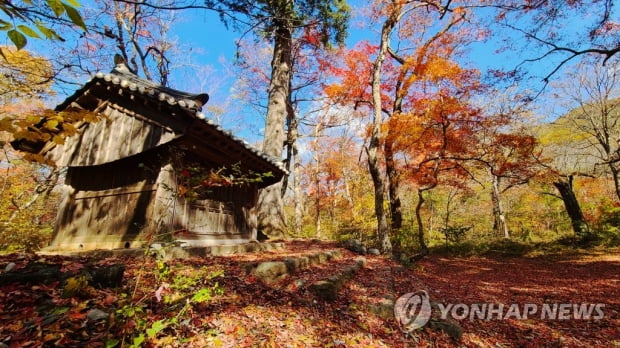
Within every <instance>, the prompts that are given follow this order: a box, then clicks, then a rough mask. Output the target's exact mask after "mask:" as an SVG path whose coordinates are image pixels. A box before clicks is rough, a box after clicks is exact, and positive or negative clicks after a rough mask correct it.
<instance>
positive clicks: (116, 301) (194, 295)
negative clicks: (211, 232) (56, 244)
mask: <svg viewBox="0 0 620 348" xmlns="http://www.w3.org/2000/svg"><path fill="white" fill-rule="evenodd" d="M334 248H336V245H335V244H330V243H312V242H290V243H287V244H286V248H285V249H283V250H278V251H272V252H267V253H250V254H243V255H235V256H228V257H210V258H207V259H187V260H175V261H169V262H167V263H165V264H164V263H162V262H157V260H156V259H155V258H154V257H139V258H129V257H122V258H121V257H119V258H108V259H103V260H89V259H87V258H67V257H57V256H56V257H52V256H34V255H8V256H2V257H0V274H1V273H4V269H5V267H6V265H8V264H9V263H11V262H12V263H15V268H14V269H13V271H12V272H19V270H20V269H22V270H23V269H24V267H26V265H27V264H29V263H33V262H38V263H53V264H60V265H62V270H63V271H75V272H78V271H79V269H80V268H81V267H83V266H84V265H92V264H96V265H111V264H116V263H123V264H125V265H126V271H125V277H124V280H123V286H122V287H121V288H118V289H95V288H93V287H90V286H86V285H85V284H84V283H80V281H79V280H80V279H74V278H72V279H71V280H70V281H68V280H65V281H62V282H60V281H51V282H48V283H47V284H34V285H32V284H31V285H24V284H8V285H5V286H0V346H1V343H4V344H6V345H7V346H9V347H23V346H29V347H39V346H46V347H47V346H49V347H52V346H62V347H105V346H117V347H120V346H126V347H128V346H131V345H132V344H136V345H137V344H141V345H142V346H147V347H148V346H168V347H304V346H309V347H330V346H331V347H408V346H431V347H445V346H448V347H449V346H465V347H479V346H480V347H544V346H547V347H610V346H611V347H614V346H616V347H620V331H619V330H620V329H619V327H620V320H619V319H620V279H619V275H620V252H618V251H615V252H608V253H605V254H599V255H595V256H579V255H575V256H565V257H539V258H506V257H501V256H496V257H486V258H483V257H471V258H451V257H442V256H434V255H432V256H430V257H427V258H425V259H423V260H422V261H420V262H418V263H417V264H416V265H415V266H413V267H411V268H406V267H402V266H400V265H398V264H396V263H394V262H392V261H391V260H386V259H385V258H383V257H382V256H366V259H367V265H366V267H365V268H363V269H362V270H360V271H358V272H357V273H356V275H355V276H354V278H353V279H352V280H351V281H349V282H347V283H346V284H345V286H344V287H343V288H342V289H341V290H340V292H339V295H338V298H337V299H336V301H334V302H324V301H322V300H319V299H317V298H315V297H314V295H312V293H311V292H310V291H309V288H308V287H309V285H310V284H311V283H312V282H314V281H316V280H320V279H325V278H327V277H329V276H331V275H333V274H335V273H338V272H339V270H342V269H344V268H345V267H347V266H349V265H351V264H352V263H354V257H355V256H356V255H354V254H353V253H351V252H349V251H346V250H343V254H344V257H342V258H340V259H337V260H332V261H331V262H329V263H326V264H322V265H320V266H314V267H311V268H308V269H306V270H303V271H300V272H298V273H297V274H294V275H293V276H289V277H286V278H285V279H283V280H281V281H280V282H278V283H276V284H274V285H271V286H267V285H265V284H263V283H262V282H261V281H259V280H257V279H255V278H254V277H253V276H252V275H248V274H246V271H245V269H246V267H244V265H246V264H247V263H249V262H256V261H263V260H282V259H284V258H285V257H288V256H296V255H303V254H309V253H314V252H317V251H325V250H329V249H334ZM422 289H423V290H426V291H427V292H428V293H429V294H430V297H431V300H432V301H434V302H438V303H443V304H448V303H453V304H456V303H463V304H473V303H495V304H498V303H503V304H506V305H510V304H513V303H517V304H521V305H523V304H526V303H532V304H537V305H542V304H544V303H548V304H553V303H571V304H575V303H577V304H581V303H591V304H596V303H600V304H604V317H603V318H602V319H600V320H593V319H590V320H541V319H540V318H535V317H532V318H529V319H527V320H516V319H508V320H497V319H495V320H479V319H475V320H472V321H470V320H468V319H465V320H460V321H458V324H459V325H460V326H461V327H462V328H463V336H462V339H461V341H460V342H458V343H457V342H454V341H453V340H452V339H451V338H450V337H449V336H448V335H447V334H446V333H444V332H441V331H435V330H431V329H429V328H424V329H422V330H419V331H415V332H413V334H410V335H405V334H403V333H402V332H401V331H400V329H399V327H398V325H397V324H396V322H395V320H394V319H392V318H388V319H382V318H381V317H380V316H378V315H377V314H374V313H379V314H380V312H379V311H377V310H373V311H371V308H381V307H380V306H379V304H380V303H381V301H382V300H383V299H384V298H397V297H398V296H400V295H402V294H404V293H407V292H413V291H417V290H422ZM383 314H384V316H385V313H383ZM388 314H389V313H388Z"/></svg>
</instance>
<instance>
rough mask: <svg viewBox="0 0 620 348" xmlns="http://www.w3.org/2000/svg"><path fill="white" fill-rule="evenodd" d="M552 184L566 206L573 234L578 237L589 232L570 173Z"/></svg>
mask: <svg viewBox="0 0 620 348" xmlns="http://www.w3.org/2000/svg"><path fill="white" fill-rule="evenodd" d="M553 185H554V186H555V187H556V188H557V189H558V192H560V196H561V197H562V201H563V202H564V206H565V207H566V212H567V213H568V217H569V218H570V221H571V224H572V226H573V231H574V232H575V234H576V235H577V236H580V237H582V236H585V235H587V234H589V233H590V227H589V226H588V222H587V221H586V219H585V217H584V216H583V212H582V211H581V207H580V206H579V201H577V196H576V195H575V191H573V177H572V175H569V176H568V178H567V179H565V180H563V179H560V180H558V181H556V182H554V183H553Z"/></svg>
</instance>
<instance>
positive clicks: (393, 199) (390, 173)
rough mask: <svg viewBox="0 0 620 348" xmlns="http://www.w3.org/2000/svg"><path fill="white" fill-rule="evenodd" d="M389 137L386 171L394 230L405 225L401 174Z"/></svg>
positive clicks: (386, 148)
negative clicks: (401, 194)
mask: <svg viewBox="0 0 620 348" xmlns="http://www.w3.org/2000/svg"><path fill="white" fill-rule="evenodd" d="M389 138H390V137H389V136H388V139H386V141H385V145H384V146H383V149H384V150H383V151H384V153H385V173H386V175H387V178H388V195H389V198H390V216H391V217H392V219H391V224H390V225H391V228H392V231H398V230H400V229H401V227H403V212H402V205H401V202H400V194H399V191H398V190H399V186H400V176H399V173H398V170H397V169H396V164H395V162H394V151H393V149H392V143H391V142H390V141H389Z"/></svg>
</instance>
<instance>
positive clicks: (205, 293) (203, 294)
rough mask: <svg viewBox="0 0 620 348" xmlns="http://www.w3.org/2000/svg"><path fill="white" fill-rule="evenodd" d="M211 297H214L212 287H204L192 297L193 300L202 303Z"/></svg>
mask: <svg viewBox="0 0 620 348" xmlns="http://www.w3.org/2000/svg"><path fill="white" fill-rule="evenodd" d="M211 298H212V296H211V289H207V288H202V289H200V290H198V292H196V293H195V294H194V296H193V297H192V302H196V303H202V302H206V301H210V300H211Z"/></svg>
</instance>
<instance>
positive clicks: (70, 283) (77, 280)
mask: <svg viewBox="0 0 620 348" xmlns="http://www.w3.org/2000/svg"><path fill="white" fill-rule="evenodd" d="M87 286H88V280H87V279H86V277H85V276H83V275H82V276H75V277H69V278H67V281H66V283H65V286H64V287H63V289H62V297H65V298H66V297H72V296H74V295H75V294H77V293H79V292H80V291H82V290H84V289H85V288H86V287H87Z"/></svg>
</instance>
